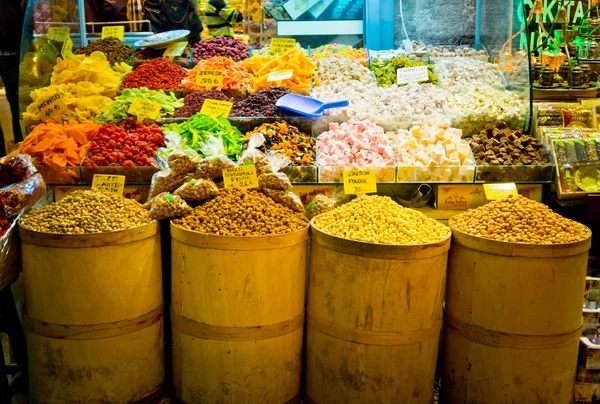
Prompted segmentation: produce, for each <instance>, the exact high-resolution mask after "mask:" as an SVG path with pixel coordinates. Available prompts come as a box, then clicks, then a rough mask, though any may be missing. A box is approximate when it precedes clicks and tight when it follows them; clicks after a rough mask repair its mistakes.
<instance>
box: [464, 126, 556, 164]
mask: <svg viewBox="0 0 600 404" xmlns="http://www.w3.org/2000/svg"><path fill="white" fill-rule="evenodd" d="M470 145H471V149H472V150H473V154H474V156H475V160H476V161H477V164H481V165H487V164H490V165H500V164H502V165H520V164H522V165H540V164H549V163H550V158H549V157H548V153H546V150H545V149H544V147H543V146H542V145H541V144H540V143H539V142H538V141H537V140H536V139H535V138H534V137H531V136H529V135H526V134H524V133H523V132H522V131H520V130H511V129H508V128H507V127H506V126H505V125H504V124H503V123H499V124H498V125H496V126H495V127H494V126H491V125H489V126H487V127H486V129H485V130H483V131H481V133H480V134H479V135H478V136H473V138H472V139H471V140H470Z"/></svg>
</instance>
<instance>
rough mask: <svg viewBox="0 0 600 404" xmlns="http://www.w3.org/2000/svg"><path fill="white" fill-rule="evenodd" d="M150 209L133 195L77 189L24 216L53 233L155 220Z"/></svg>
mask: <svg viewBox="0 0 600 404" xmlns="http://www.w3.org/2000/svg"><path fill="white" fill-rule="evenodd" d="M151 222H152V219H151V218H150V213H149V212H148V211H147V210H146V209H144V208H143V207H142V205H140V204H139V203H138V202H136V201H135V200H133V199H128V198H125V197H124V196H121V195H117V194H110V193H106V192H103V191H96V190H91V191H73V192H71V193H70V194H68V195H67V196H65V197H64V198H63V199H61V200H60V201H58V202H54V203H52V204H50V205H46V206H44V207H41V208H40V209H35V210H32V211H31V212H29V213H28V214H27V215H25V216H24V217H23V218H22V219H21V226H22V227H24V228H25V229H28V230H31V231H37V232H40V233H53V234H84V233H104V232H110V231H118V230H127V229H133V228H136V227H139V226H143V225H145V224H148V223H151Z"/></svg>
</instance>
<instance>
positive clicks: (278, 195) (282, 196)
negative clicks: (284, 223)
mask: <svg viewBox="0 0 600 404" xmlns="http://www.w3.org/2000/svg"><path fill="white" fill-rule="evenodd" d="M260 192H262V193H263V194H265V195H266V196H268V197H269V198H271V199H272V200H273V201H275V202H276V203H278V204H280V205H282V206H285V207H286V208H289V209H291V210H293V211H294V212H298V213H304V205H302V201H301V200H300V198H299V197H298V196H296V195H295V194H294V193H292V192H290V191H287V192H286V191H278V190H277V189H270V188H260Z"/></svg>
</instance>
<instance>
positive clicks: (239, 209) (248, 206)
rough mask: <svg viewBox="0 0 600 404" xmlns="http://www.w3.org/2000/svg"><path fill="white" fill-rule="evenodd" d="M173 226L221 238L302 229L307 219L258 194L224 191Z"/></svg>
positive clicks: (175, 221) (262, 234)
mask: <svg viewBox="0 0 600 404" xmlns="http://www.w3.org/2000/svg"><path fill="white" fill-rule="evenodd" d="M173 223H174V224H175V225H177V226H181V227H183V228H184V229H188V230H192V231H197V232H200V233H210V234H216V235H221V236H266V235H276V234H286V233H291V232H294V231H298V230H302V229H304V228H306V226H307V225H308V220H307V219H306V217H304V215H302V214H299V213H296V212H294V211H292V210H291V209H288V208H286V207H284V206H282V205H280V204H278V203H275V202H274V201H273V200H272V199H271V198H268V197H267V196H265V195H263V194H262V193H260V192H258V191H246V190H241V189H237V188H231V189H230V188H226V189H222V190H221V191H220V195H219V196H218V197H217V198H215V199H213V200H211V201H208V202H206V203H205V204H203V205H200V206H198V207H197V208H195V209H194V210H193V211H192V213H190V214H189V215H187V216H184V217H183V218H181V219H177V220H174V221H173Z"/></svg>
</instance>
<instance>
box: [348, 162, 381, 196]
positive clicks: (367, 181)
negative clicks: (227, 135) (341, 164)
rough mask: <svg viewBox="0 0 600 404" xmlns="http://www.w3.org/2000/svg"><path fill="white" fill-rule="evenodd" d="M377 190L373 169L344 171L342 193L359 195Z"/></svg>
mask: <svg viewBox="0 0 600 404" xmlns="http://www.w3.org/2000/svg"><path fill="white" fill-rule="evenodd" d="M372 192H377V177H376V176H375V170H373V169H372V168H371V169H365V170H348V171H344V193H345V194H346V195H361V194H367V193H372Z"/></svg>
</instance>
